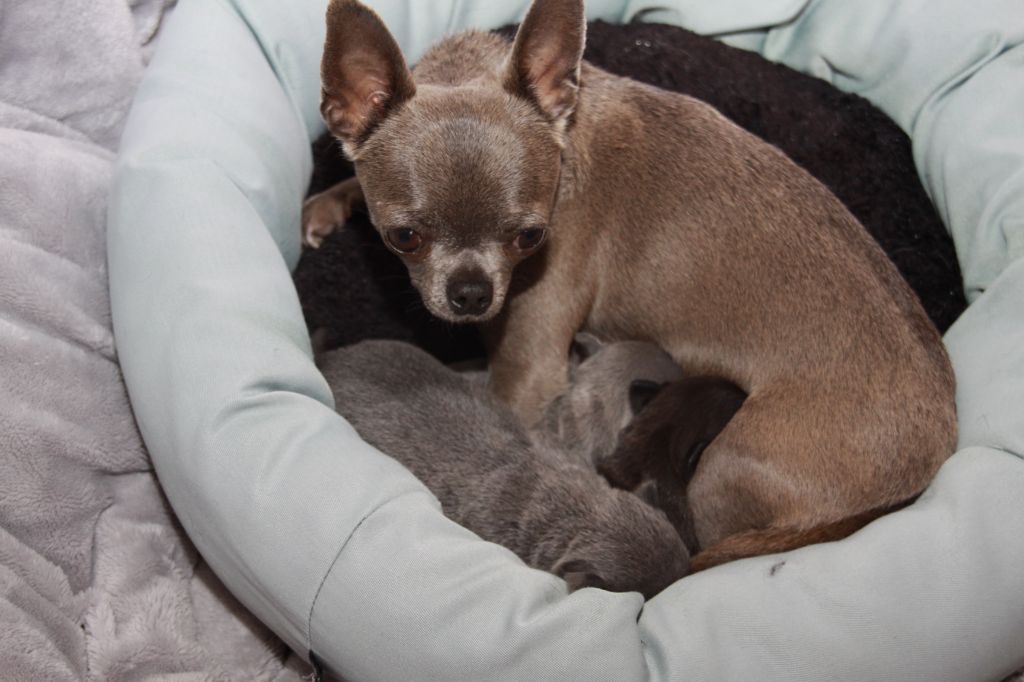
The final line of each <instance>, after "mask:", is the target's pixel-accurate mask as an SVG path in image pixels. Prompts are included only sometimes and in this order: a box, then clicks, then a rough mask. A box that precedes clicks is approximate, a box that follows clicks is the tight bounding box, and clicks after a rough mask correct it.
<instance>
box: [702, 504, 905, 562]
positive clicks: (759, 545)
mask: <svg viewBox="0 0 1024 682" xmlns="http://www.w3.org/2000/svg"><path fill="white" fill-rule="evenodd" d="M915 499H917V496H916V495H915V496H914V497H913V498H911V499H909V500H904V501H902V502H897V503H896V504H891V505H888V506H885V507H876V508H874V509H869V510H867V511H864V512H861V513H859V514H854V515H853V516H847V517H846V518H843V519H839V520H838V521H831V522H829V523H823V524H820V525H817V526H811V527H810V528H792V527H775V528H771V527H769V528H758V529H754V530H747V531H742V532H740V533H735V534H734V535H730V536H728V537H726V538H725V539H724V540H722V541H721V542H719V543H717V544H715V545H712V546H711V547H708V548H707V549H706V550H704V551H702V552H700V553H699V554H697V556H695V557H694V558H693V560H692V561H691V562H690V573H696V572H698V571H703V570H705V569H708V568H712V567H714V566H718V565H719V564H724V563H726V562H729V561H736V560H737V559H746V558H749V557H755V556H762V555H765V554H779V553H781V552H788V551H790V550H794V549H798V548H800V547H806V546H807V545H814V544H817V543H819V542H832V541H834V540H842V539H843V538H845V537H847V536H850V535H853V534H854V533H856V532H857V531H858V530H860V529H861V528H863V527H864V526H866V525H868V524H869V523H871V522H872V521H874V520H875V519H877V518H879V517H882V516H885V515H886V514H889V513H891V512H894V511H897V510H899V509H903V508H904V507H906V506H907V505H909V504H910V503H911V502H913V501H914V500H915Z"/></svg>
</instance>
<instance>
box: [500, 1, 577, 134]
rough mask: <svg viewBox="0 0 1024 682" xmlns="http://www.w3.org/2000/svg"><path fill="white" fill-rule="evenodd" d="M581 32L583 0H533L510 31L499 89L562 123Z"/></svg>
mask: <svg viewBox="0 0 1024 682" xmlns="http://www.w3.org/2000/svg"><path fill="white" fill-rule="evenodd" d="M586 31H587V24H586V17H585V15H584V12H583V0H534V2H533V5H532V6H531V7H530V11H529V12H528V13H527V14H526V18H525V19H523V23H522V25H521V26H520V27H519V32H518V33H517V34H516V41H515V45H514V46H513V47H512V58H511V61H510V63H509V67H508V69H509V70H508V74H507V76H506V80H505V88H506V89H507V90H508V91H509V92H511V93H512V94H513V95H518V96H519V97H523V98H525V99H527V100H530V101H531V102H533V103H534V104H536V105H537V107H538V108H539V109H540V110H541V112H542V113H543V114H544V115H545V116H547V118H549V119H550V120H551V121H553V122H556V123H564V122H565V121H566V120H568V118H569V116H570V115H572V112H573V110H574V109H575V108H576V100H577V96H578V93H579V87H580V62H581V61H582V59H583V45H584V42H585V40H586Z"/></svg>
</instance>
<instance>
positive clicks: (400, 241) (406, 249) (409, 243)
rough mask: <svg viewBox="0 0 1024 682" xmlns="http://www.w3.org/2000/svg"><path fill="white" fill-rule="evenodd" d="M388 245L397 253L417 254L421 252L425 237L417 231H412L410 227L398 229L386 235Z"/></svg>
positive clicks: (389, 231)
mask: <svg viewBox="0 0 1024 682" xmlns="http://www.w3.org/2000/svg"><path fill="white" fill-rule="evenodd" d="M386 237H387V240H388V244H391V247H392V248H393V249H395V251H401V252H402V253H416V252H417V251H419V250H420V247H421V246H422V245H423V237H421V236H420V233H419V232H417V231H416V230H410V229H409V228H408V227H397V228H395V229H393V230H388V231H387V234H386Z"/></svg>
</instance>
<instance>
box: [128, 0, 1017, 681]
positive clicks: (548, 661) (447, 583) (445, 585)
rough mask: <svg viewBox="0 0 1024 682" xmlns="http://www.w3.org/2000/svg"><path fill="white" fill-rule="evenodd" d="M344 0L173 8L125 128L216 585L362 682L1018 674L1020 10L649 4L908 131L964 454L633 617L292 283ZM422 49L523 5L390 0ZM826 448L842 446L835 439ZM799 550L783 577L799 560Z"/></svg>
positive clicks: (196, 521)
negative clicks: (939, 228)
mask: <svg viewBox="0 0 1024 682" xmlns="http://www.w3.org/2000/svg"><path fill="white" fill-rule="evenodd" d="M325 4H326V2H325V0H292V1H290V2H287V3H286V2H281V1H280V0H235V2H231V1H230V0H182V1H181V2H180V3H179V6H178V9H177V10H176V12H175V13H174V15H173V16H172V17H171V19H170V20H169V23H168V25H167V26H166V28H165V34H164V36H163V38H162V44H161V47H160V49H159V51H158V53H157V55H156V56H155V58H154V60H153V62H152V64H151V66H150V67H149V72H148V75H147V77H146V79H145V80H144V82H143V84H142V86H141V88H140V90H139V93H138V95H137V98H136V102H135V105H134V108H133V111H132V114H131V117H130V120H129V124H128V127H127V129H126V132H125V135H124V140H123V143H122V149H121V155H120V160H119V163H118V166H117V173H116V179H115V184H114V189H113V194H112V198H111V204H110V211H109V229H108V240H109V267H110V289H111V300H112V306H113V315H114V326H115V331H116V334H117V341H118V351H119V357H120V361H121V365H122V368H123V371H124V376H125V380H126V382H127V384H128V387H129V390H130V394H131V398H132V404H133V406H134V409H135V415H136V418H137V420H138V423H139V426H140V428H141V430H142V433H143V436H144V438H145V441H146V443H147V445H148V447H149V450H150V453H151V455H152V459H153V462H154V464H155V466H156V468H157V472H158V474H159V476H160V480H161V482H162V484H163V486H164V489H165V490H166V492H167V495H168V497H169V499H170V501H171V503H172V505H173V506H174V509H175V511H176V513H177V514H178V516H179V517H180V519H181V521H182V523H183V525H184V527H185V528H186V529H187V531H188V533H189V535H190V537H191V538H192V539H193V541H194V542H195V544H196V545H197V547H198V548H199V549H200V551H201V552H202V554H203V556H204V558H205V559H206V560H207V561H208V562H209V564H210V565H211V566H212V567H213V569H214V570H215V571H216V572H217V574H218V575H219V576H220V577H221V578H222V579H223V580H224V582H225V583H226V584H227V585H228V586H229V587H230V588H231V590H232V591H233V592H234V593H235V595H237V596H238V597H239V598H240V599H241V600H242V601H243V602H244V603H245V604H246V605H247V606H248V607H249V608H250V609H252V610H253V611H254V612H255V613H256V614H257V615H258V616H259V617H260V618H261V619H262V620H263V621H265V622H266V623H267V624H268V625H269V626H270V627H271V628H272V629H273V630H274V631H275V632H277V633H278V634H279V635H280V636H281V637H282V638H284V639H285V640H286V641H287V643H288V644H289V645H290V646H291V647H292V648H294V649H295V650H296V651H298V652H300V653H302V654H303V655H307V654H308V653H309V652H310V651H312V652H315V654H316V655H317V656H318V657H319V658H320V659H321V660H322V661H324V663H325V664H326V666H327V667H328V668H329V669H331V670H332V671H334V672H336V673H338V674H340V675H341V676H343V677H344V678H345V679H350V680H405V679H410V680H499V679H509V680H556V679H579V680H615V681H621V680H642V679H654V680H667V679H678V680H750V679H756V680H814V681H815V682H817V681H819V680H822V679H835V680H851V681H861V680H868V679H900V680H929V682H932V681H935V680H982V679H999V677H1000V676H1002V675H1005V674H1008V673H1009V672H1011V671H1012V670H1013V669H1014V668H1015V667H1018V666H1020V665H1024V540H1022V538H1024V461H1021V458H1020V456H1021V455H1022V454H1024V261H1022V260H1020V258H1019V256H1020V255H1021V254H1022V248H1024V119H1022V118H1021V113H1020V112H1022V111H1024V47H1021V44H1022V42H1024V12H1021V11H1020V5H1019V4H1018V3H1016V2H1013V1H999V0H978V2H975V3H972V4H971V5H970V7H968V6H967V5H965V4H964V3H959V2H957V1H956V0H932V1H931V2H929V3H923V2H919V1H915V2H912V1H910V0H905V1H903V2H892V1H891V0H862V1H861V2H858V3H851V2H848V0H821V1H820V2H811V3H806V2H794V1H792V0H789V1H783V0H776V1H772V2H769V1H768V0H757V1H755V0H746V1H741V0H729V1H723V2H718V3H705V2H697V1H696V0H692V1H689V2H688V1H686V0H644V1H632V2H627V1H626V0H592V1H591V2H590V3H589V7H588V14H589V16H590V17H591V18H603V19H606V20H610V21H625V20H629V19H631V18H632V17H634V16H635V15H636V14H637V13H638V12H640V11H642V10H646V9H649V8H661V9H659V10H658V11H655V12H652V13H650V14H649V15H647V16H648V18H652V19H659V20H670V21H674V22H677V23H681V24H684V25H690V26H693V27H696V28H697V29H699V30H701V31H703V32H707V33H716V34H720V35H721V36H722V37H723V38H724V39H726V40H728V41H730V42H733V43H735V44H740V45H743V46H746V47H750V48H754V49H758V50H760V51H761V52H762V53H763V54H765V55H766V56H767V57H769V58H770V59H775V60H778V61H782V62H784V63H787V64H790V65H791V66H794V67H795V68H798V69H802V70H805V71H809V72H812V73H815V74H817V75H820V76H822V77H825V78H829V79H831V80H832V81H833V82H834V83H835V84H836V85H838V86H839V87H842V88H844V89H847V90H851V91H855V92H859V93H861V94H864V95H866V96H868V97H870V98H871V99H873V100H874V101H875V102H876V103H877V104H878V105H879V106H880V107H882V108H883V109H884V110H885V111H886V112H888V113H889V114H890V115H891V116H893V117H894V118H895V120H896V121H897V122H898V123H900V124H901V125H902V126H903V127H904V128H905V129H906V130H908V131H909V132H910V133H911V134H912V135H913V137H914V144H915V150H916V158H917V161H918V165H919V169H920V172H921V175H922V177H923V178H924V180H925V183H926V186H927V188H928V190H929V192H930V193H931V196H932V197H933V199H934V201H935V203H936V205H937V206H938V207H939V210H940V211H941V213H942V215H943V217H944V218H945V219H946V220H947V224H948V225H949V226H950V229H951V230H952V231H953V234H954V236H955V238H956V243H957V247H958V251H959V255H960V258H961V262H962V264H963V267H964V273H965V277H966V279H967V287H968V289H969V291H970V292H971V295H972V297H973V298H974V299H975V300H974V303H973V305H972V306H971V307H970V308H969V309H968V311H967V313H966V314H965V315H964V316H963V318H962V319H961V320H960V321H959V322H957V324H956V325H955V326H954V327H953V329H952V330H951V331H950V332H949V333H948V335H947V339H946V340H947V344H948V346H949V349H950V353H951V354H952V356H953V360H954V364H955V367H956V371H957V376H958V380H959V390H958V396H957V398H958V405H959V409H960V417H961V447H962V449H961V451H960V452H959V453H958V454H956V455H955V456H954V457H953V458H952V459H951V460H950V461H949V462H948V463H947V465H946V466H945V467H943V469H942V471H941V472H940V474H939V476H938V478H937V479H936V481H935V483H934V484H933V485H932V486H931V487H930V488H929V490H928V491H927V492H926V493H925V495H924V496H922V498H921V500H920V501H919V502H917V503H916V504H915V505H913V506H912V507H910V508H909V509H907V510H905V511H902V512H899V513H896V514H893V515H890V516H888V517H886V518H883V519H881V520H879V521H877V522H876V523H874V524H872V525H870V526H869V527H868V528H866V529H864V530H863V531H861V532H860V533H857V534H856V535H854V536H853V537H851V538H849V539H848V540H845V541H843V542H838V543H833V544H830V545H824V546H817V547H810V548H805V549H802V550H799V551H796V552H792V553H790V554H788V555H785V556H775V557H762V558H758V559H752V560H747V561H743V562H738V563H735V564H732V565H727V566H723V567H721V568H719V569H716V570H713V571H708V572H706V573H703V574H699V575H696V576H693V577H690V578H687V579H684V580H682V581H680V582H679V583H677V584H676V585H674V586H673V587H671V588H669V589H668V590H666V591H665V592H664V593H662V594H661V595H659V596H658V597H656V598H655V599H653V600H652V601H650V602H648V603H647V604H646V605H645V604H643V602H642V600H641V598H640V596H639V595H637V594H611V593H607V592H603V591H600V590H592V589H588V590H582V591H580V592H577V593H575V594H573V595H571V596H570V595H567V594H566V590H565V587H564V585H563V583H562V582H561V581H560V580H558V579H556V578H554V577H552V576H550V575H548V574H546V573H543V572H540V571H536V570H532V569H529V568H527V567H525V566H524V565H523V564H522V563H521V562H520V561H519V560H518V559H516V558H515V557H514V556H513V555H512V554H511V553H510V552H508V551H506V550H504V549H502V548H500V547H498V546H496V545H492V544H489V543H486V542H483V541H481V540H479V539H478V538H476V537H475V536H474V535H473V534H472V533H470V532H468V531H466V530H464V529H462V528H461V527H459V526H458V525H456V524H454V523H452V522H450V521H448V520H447V519H446V518H445V517H444V516H443V515H442V514H441V512H440V507H439V505H438V503H437V501H436V499H435V498H434V497H433V496H432V495H431V494H430V493H429V492H428V491H427V490H426V489H425V488H424V487H423V486H422V485H421V484H420V483H419V482H418V481H417V480H416V479H415V478H414V477H413V476H412V475H411V474H410V473H409V472H408V471H406V470H405V469H404V468H402V467H401V466H400V465H398V464H397V463H396V462H394V461H393V460H391V459H390V458H389V457H387V456H386V455H385V454H382V453H380V452H378V451H376V450H375V449H374V448H372V447H370V446H369V445H367V444H365V443H364V442H363V441H361V440H360V439H359V437H358V436H357V434H356V433H355V432H354V430H353V429H352V428H351V427H350V426H349V425H348V424H347V423H346V422H345V421H344V420H343V419H342V418H341V417H339V416H338V415H337V414H336V413H335V412H334V411H333V407H332V402H331V397H330V392H329V390H328V387H327V385H326V384H325V382H324V380H323V378H322V377H321V376H320V374H319V373H318V372H317V370H316V368H315V366H314V364H313V362H312V359H311V355H310V345H309V339H308V336H307V334H306V330H305V325H304V323H303V319H302V315H301V312H300V308H299V303H298V300H297V297H296V293H295V290H294V287H293V286H292V283H291V279H290V276H289V267H290V266H293V265H294V264H295V262H296V260H297V257H298V254H299V239H298V237H299V210H300V201H301V197H302V194H303V191H304V189H305V186H306V182H307V180H308V177H309V174H310V170H311V159H310V151H309V142H310V140H312V139H314V138H315V137H316V136H317V135H318V134H319V133H320V132H321V131H322V125H321V123H320V120H319V114H318V102H319V83H318V76H319V60H320V49H321V46H322V41H323V31H324V27H323V15H324V9H325ZM371 4H373V5H374V6H375V7H376V8H377V9H378V10H379V11H380V13H381V14H382V15H383V17H384V19H385V21H386V22H387V23H388V25H389V26H390V27H391V29H392V30H393V31H394V33H395V35H396V37H397V38H398V39H399V41H400V42H401V44H402V45H403V48H404V49H405V50H406V52H407V55H408V56H409V59H410V61H413V62H414V61H415V60H416V58H417V57H418V55H420V54H422V52H423V50H424V49H426V47H427V46H429V45H430V44H431V43H433V42H434V41H436V40H437V39H439V38H440V37H441V36H442V35H444V34H445V33H447V32H451V31H455V30H458V29H461V28H465V27H469V26H478V27H483V28H489V27H494V26H498V25H500V24H504V23H507V22H510V21H514V20H516V19H518V18H520V17H521V16H522V13H523V12H524V11H525V8H526V5H527V0H510V1H508V2H497V1H495V0H435V1H432V2H429V3H427V2H422V1H421V0H377V1H376V2H373V3H371ZM826 454H827V453H826ZM781 562H785V563H781Z"/></svg>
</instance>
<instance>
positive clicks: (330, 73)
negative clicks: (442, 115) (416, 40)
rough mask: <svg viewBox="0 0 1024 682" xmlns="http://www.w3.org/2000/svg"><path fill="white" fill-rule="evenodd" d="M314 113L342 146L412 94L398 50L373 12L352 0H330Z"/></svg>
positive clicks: (358, 139)
mask: <svg viewBox="0 0 1024 682" xmlns="http://www.w3.org/2000/svg"><path fill="white" fill-rule="evenodd" d="M320 79H321V83H322V85H323V92H322V99H321V101H320V113H321V115H322V116H323V118H324V122H325V123H326V124H327V128H328V129H329V130H330V131H331V133H333V134H334V135H335V136H336V137H338V139H340V140H341V141H342V142H343V143H344V144H345V148H346V151H347V152H349V153H350V155H351V153H352V151H353V150H354V149H355V148H357V147H358V145H360V144H361V143H362V142H363V141H364V140H365V139H366V138H367V137H368V136H369V134H370V133H372V132H373V130H374V128H376V127H377V125H378V124H379V123H380V122H381V121H383V120H384V118H385V117H387V115H388V114H389V113H391V112H392V111H394V110H395V109H396V108H397V107H398V106H399V105H401V104H402V103H403V102H406V101H408V100H409V99H410V98H411V97H412V96H413V95H415V94H416V85H415V84H414V83H413V79H412V73H411V72H410V71H409V67H408V66H407V65H406V63H405V58H404V57H402V50H401V49H400V48H399V47H398V43H397V42H395V39H394V38H393V37H392V35H391V33H389V32H388V29H387V27H386V26H384V22H383V21H381V18H380V17H379V16H377V14H376V12H374V11H373V10H371V9H370V8H369V7H366V6H365V5H363V4H362V3H360V2H358V1H357V0H331V3H330V4H329V5H328V7H327V40H326V41H325V43H324V56H323V61H321V63H320Z"/></svg>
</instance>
